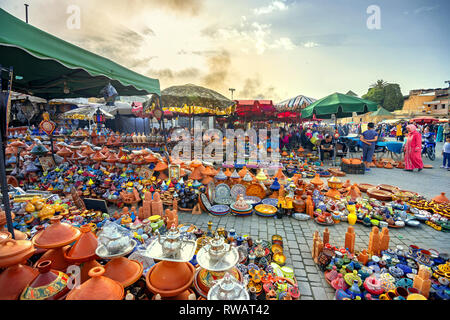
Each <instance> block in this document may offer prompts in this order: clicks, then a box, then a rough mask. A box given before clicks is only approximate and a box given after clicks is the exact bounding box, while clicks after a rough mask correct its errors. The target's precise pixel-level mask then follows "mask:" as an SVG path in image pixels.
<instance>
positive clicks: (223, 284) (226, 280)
mask: <svg viewBox="0 0 450 320" xmlns="http://www.w3.org/2000/svg"><path fill="white" fill-rule="evenodd" d="M246 286H247V284H246V283H245V284H241V283H240V282H239V281H238V280H236V278H234V277H233V276H232V275H231V274H230V273H228V272H227V273H225V276H224V277H223V278H222V279H220V280H219V281H218V282H217V283H216V284H215V285H214V286H212V287H211V289H210V290H209V291H208V300H250V295H249V294H248V291H247V289H246Z"/></svg>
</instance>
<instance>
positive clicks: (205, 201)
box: [200, 193, 211, 211]
mask: <svg viewBox="0 0 450 320" xmlns="http://www.w3.org/2000/svg"><path fill="white" fill-rule="evenodd" d="M200 201H201V202H202V204H203V206H204V207H205V209H206V210H208V211H210V210H211V203H210V202H209V200H208V197H207V196H206V194H204V193H201V194H200Z"/></svg>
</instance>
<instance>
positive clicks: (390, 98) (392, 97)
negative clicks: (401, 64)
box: [382, 83, 404, 111]
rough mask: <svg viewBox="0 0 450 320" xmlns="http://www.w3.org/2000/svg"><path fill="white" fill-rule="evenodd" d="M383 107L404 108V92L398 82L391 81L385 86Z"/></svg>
mask: <svg viewBox="0 0 450 320" xmlns="http://www.w3.org/2000/svg"><path fill="white" fill-rule="evenodd" d="M383 90H384V100H383V104H382V106H383V108H385V109H386V110H388V111H395V110H399V109H401V108H403V101H404V100H403V94H402V91H401V90H400V86H399V85H398V84H396V83H390V84H388V85H387V86H385V87H384V89H383Z"/></svg>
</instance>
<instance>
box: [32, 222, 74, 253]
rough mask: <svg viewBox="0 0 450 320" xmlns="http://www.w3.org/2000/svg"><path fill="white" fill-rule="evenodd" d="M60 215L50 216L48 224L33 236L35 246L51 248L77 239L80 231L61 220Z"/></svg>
mask: <svg viewBox="0 0 450 320" xmlns="http://www.w3.org/2000/svg"><path fill="white" fill-rule="evenodd" d="M61 219H62V216H54V217H51V218H50V223H51V224H50V225H49V226H48V227H47V228H45V229H44V230H42V231H40V232H38V233H37V234H36V235H35V236H34V237H33V240H32V242H33V244H34V245H35V246H36V247H39V248H44V249H52V248H59V247H63V246H66V245H68V244H70V243H72V242H74V241H75V240H77V239H78V238H79V237H80V235H81V231H80V230H79V229H78V228H75V227H73V226H71V225H70V224H68V223H62V222H61Z"/></svg>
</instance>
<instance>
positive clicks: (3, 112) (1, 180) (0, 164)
mask: <svg viewBox="0 0 450 320" xmlns="http://www.w3.org/2000/svg"><path fill="white" fill-rule="evenodd" d="M2 71H3V68H2V66H1V65H0V74H1V72H2ZM12 75H13V68H12V67H10V69H9V77H8V79H9V81H8V82H9V83H8V87H7V89H6V97H7V99H5V101H0V123H4V125H5V134H6V136H5V137H3V132H2V131H3V130H2V129H1V128H0V142H1V146H0V173H1V174H0V184H1V190H2V195H3V197H2V198H3V205H4V207H5V216H6V225H7V226H8V231H9V233H11V236H12V238H13V239H15V238H16V236H15V234H14V228H13V222H12V217H11V206H10V204H9V194H8V182H7V180H6V166H5V153H4V152H5V147H6V141H7V134H8V127H7V126H6V123H7V121H6V120H7V117H8V115H7V110H8V106H7V104H8V100H9V95H10V94H11V87H12ZM0 89H2V90H3V87H2V85H1V84H0Z"/></svg>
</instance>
